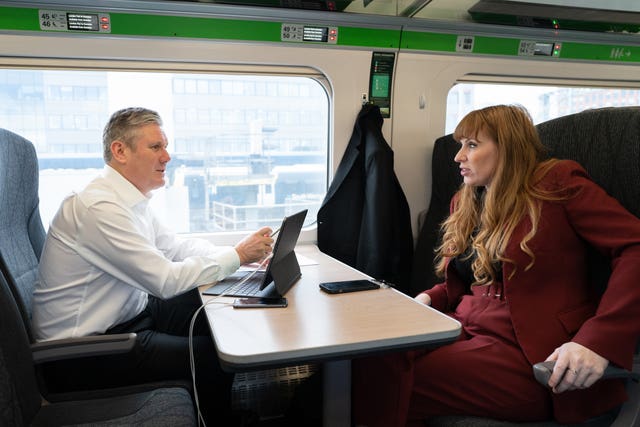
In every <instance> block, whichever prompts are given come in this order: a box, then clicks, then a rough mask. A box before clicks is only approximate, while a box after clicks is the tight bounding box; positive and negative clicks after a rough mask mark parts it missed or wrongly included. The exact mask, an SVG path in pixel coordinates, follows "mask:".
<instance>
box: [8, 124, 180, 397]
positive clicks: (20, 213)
mask: <svg viewBox="0 0 640 427" xmlns="http://www.w3.org/2000/svg"><path fill="white" fill-rule="evenodd" d="M38 181H39V173H38V158H37V155H36V151H35V148H34V146H33V144H32V143H31V142H30V141H29V140H27V139H25V138H23V137H22V136H20V135H17V134H15V133H13V132H10V131H8V130H6V129H0V217H2V221H0V271H2V273H3V275H4V277H5V279H6V281H7V283H8V286H9V289H10V290H11V292H12V294H13V297H14V299H15V301H16V304H17V307H18V310H19V313H20V316H21V318H22V321H23V325H24V328H25V331H26V333H27V337H28V339H29V341H30V342H31V344H32V346H36V347H39V348H40V349H42V348H43V347H48V348H50V349H51V351H52V352H55V353H56V354H58V355H60V354H61V353H63V354H64V355H65V358H74V357H76V356H77V357H84V356H88V355H94V356H98V355H100V356H102V355H109V354H116V353H124V352H127V351H130V350H131V349H132V348H133V345H134V344H135V338H136V335H135V334H114V335H108V336H90V337H82V338H73V339H67V340H56V341H50V342H47V343H35V340H34V338H33V333H32V332H31V301H32V294H33V289H34V287H35V281H36V277H37V274H38V262H39V259H40V254H41V252H42V247H43V245H44V240H45V236H46V233H45V231H44V227H43V225H42V221H41V219H40V213H39V196H38ZM62 341H64V342H62ZM54 348H55V350H53V349H54ZM39 354H44V353H39ZM56 369H57V366H56V365H55V363H52V364H50V363H45V362H43V363H42V364H40V365H39V374H40V375H39V379H40V381H41V391H42V392H43V394H45V395H46V396H47V398H49V399H50V400H55V399H57V396H58V395H61V394H60V393H64V392H68V391H69V390H70V389H71V386H68V385H67V384H60V383H59V382H58V381H55V382H54V381H53V380H51V379H50V376H49V375H48V372H54V371H56ZM62 376H63V377H64V375H62ZM56 377H59V376H58V375H56ZM162 384H163V385H179V386H183V387H187V388H189V387H190V385H189V384H188V383H183V382H181V381H172V382H163V383H162ZM122 385H126V381H124V382H123V384H122ZM74 387H75V386H74Z"/></svg>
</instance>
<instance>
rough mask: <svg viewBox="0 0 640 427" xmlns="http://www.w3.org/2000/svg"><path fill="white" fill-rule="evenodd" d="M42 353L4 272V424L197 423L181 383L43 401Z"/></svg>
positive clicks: (0, 290) (0, 402)
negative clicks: (39, 368) (33, 341)
mask: <svg viewBox="0 0 640 427" xmlns="http://www.w3.org/2000/svg"><path fill="white" fill-rule="evenodd" d="M37 352H38V350H37V349H36V350H35V351H34V350H33V347H30V345H29V338H28V336H27V331H26V329H25V327H24V323H23V321H22V315H21V314H20V312H19V310H18V306H17V304H16V301H15V299H14V297H13V293H12V292H11V291H10V289H9V285H8V283H7V281H6V280H5V277H4V275H2V274H0V406H1V407H2V408H3V409H2V410H1V411H0V425H3V426H18V425H29V426H57V425H80V424H81V425H92V426H96V427H99V426H107V425H110V426H113V425H119V426H131V427H133V426H143V425H146V426H166V427H173V426H184V427H187V426H188V427H191V426H195V425H196V418H195V412H194V406H193V401H192V400H191V396H190V394H189V392H188V391H187V390H186V389H185V388H180V387H173V388H158V387H154V386H149V387H146V388H143V387H132V388H120V389H117V390H116V389H112V390H92V391H90V392H84V391H83V392H81V393H76V394H69V395H67V396H66V399H64V400H59V401H57V402H55V403H54V402H46V404H43V397H42V394H41V393H40V389H39V386H38V381H37V379H36V371H35V368H34V362H33V360H34V359H37V358H38V356H37ZM89 396H90V397H89Z"/></svg>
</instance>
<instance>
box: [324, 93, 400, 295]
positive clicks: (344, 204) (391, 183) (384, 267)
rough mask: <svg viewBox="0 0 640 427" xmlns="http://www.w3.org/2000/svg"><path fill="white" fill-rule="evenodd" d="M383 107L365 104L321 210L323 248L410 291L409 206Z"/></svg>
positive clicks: (348, 262)
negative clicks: (395, 166)
mask: <svg viewBox="0 0 640 427" xmlns="http://www.w3.org/2000/svg"><path fill="white" fill-rule="evenodd" d="M382 124H383V118H382V115H381V114H380V108H379V107H377V106H375V105H370V104H368V105H365V106H364V107H363V108H362V110H361V111H360V113H359V114H358V118H357V119H356V123H355V126H354V128H353V134H352V135H351V139H350V140H349V145H348V146H347V149H346V151H345V153H344V155H343V157H342V160H341V162H340V165H339V166H338V170H337V171H336V175H335V177H334V179H333V182H332V183H331V185H330V187H329V191H328V192H327V195H326V196H325V198H324V201H323V202H322V206H321V207H320V210H319V211H318V246H319V248H320V250H321V251H322V252H324V253H326V254H328V255H331V256H332V257H334V258H336V259H339V260H340V261H342V262H344V263H345V264H348V265H350V266H352V267H354V268H356V269H358V270H360V271H362V272H363V273H366V274H368V275H370V276H372V277H374V278H376V279H379V280H385V281H388V282H391V283H393V284H395V285H396V287H397V288H398V289H399V290H400V291H403V292H406V291H407V290H408V286H409V277H410V271H411V265H412V256H413V235H412V232H411V217H410V214H409V204H408V203H407V199H406V197H405V195H404V193H403V191H402V188H401V187H400V183H399V182H398V178H397V177H396V175H395V172H394V170H393V151H392V150H391V148H390V147H389V145H388V144H387V142H386V141H385V139H384V136H383V135H382Z"/></svg>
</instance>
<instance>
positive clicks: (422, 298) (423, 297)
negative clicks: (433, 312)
mask: <svg viewBox="0 0 640 427" xmlns="http://www.w3.org/2000/svg"><path fill="white" fill-rule="evenodd" d="M414 299H415V300H416V301H418V302H421V303H422V304H424V305H431V297H430V296H429V294H424V293H422V294H418V295H417V296H416V297H415V298H414Z"/></svg>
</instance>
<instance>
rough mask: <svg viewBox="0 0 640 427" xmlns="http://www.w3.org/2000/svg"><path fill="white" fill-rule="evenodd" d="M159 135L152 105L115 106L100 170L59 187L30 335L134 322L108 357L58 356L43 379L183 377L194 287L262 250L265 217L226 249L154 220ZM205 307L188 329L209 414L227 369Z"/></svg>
mask: <svg viewBox="0 0 640 427" xmlns="http://www.w3.org/2000/svg"><path fill="white" fill-rule="evenodd" d="M167 145H168V143H167V138H166V136H165V134H164V132H163V130H162V119H161V118H160V116H159V115H158V114H157V113H156V112H154V111H151V110H148V109H144V108H126V109H123V110H120V111H117V112H115V113H114V114H113V115H112V116H111V118H110V120H109V122H108V123H107V125H106V126H105V129H104V133H103V149H104V152H103V156H104V160H105V163H106V165H105V167H104V170H103V172H102V174H101V175H100V176H98V177H97V178H95V179H94V180H93V181H92V182H91V183H89V185H88V186H87V187H86V188H85V189H84V190H83V191H81V192H79V193H74V194H71V195H70V196H68V197H67V198H66V199H65V200H64V201H63V202H62V205H61V207H60V209H59V210H58V212H57V214H56V216H55V217H54V219H53V221H52V222H51V225H50V228H49V232H48V234H47V239H46V242H45V245H44V249H43V253H42V257H41V261H40V268H39V279H38V283H37V284H36V288H35V291H34V296H33V329H34V334H35V337H36V339H37V340H38V341H46V340H52V339H61V338H70V337H79V336H87V335H94V334H111V333H125V332H136V333H137V339H136V346H135V348H134V350H133V351H132V352H130V353H128V354H125V355H118V356H116V357H114V356H111V357H109V358H108V360H109V362H108V363H105V359H104V358H102V359H100V358H88V359H87V360H82V361H73V365H69V368H71V366H72V367H73V369H71V370H69V369H60V368H61V367H60V365H58V366H57V369H55V372H60V373H61V374H60V377H59V378H57V379H53V380H52V381H55V382H58V381H60V382H64V383H65V384H67V385H68V386H71V387H76V388H77V387H86V386H89V384H90V383H93V385H95V382H97V383H98V384H99V385H101V386H117V385H121V384H122V382H123V381H124V382H125V383H139V382H148V381H157V380H166V379H190V378H191V371H190V364H189V338H188V333H189V325H190V322H191V318H192V316H193V314H194V313H195V311H196V310H197V309H198V307H200V305H201V301H200V297H199V295H198V291H197V286H198V285H202V284H205V283H210V282H213V281H216V280H220V279H222V278H224V277H225V276H227V275H229V274H231V273H232V272H234V271H235V270H236V269H237V268H238V267H239V266H240V265H241V264H245V263H251V262H255V261H260V260H262V259H263V258H264V257H265V256H266V255H267V254H268V253H269V252H270V251H271V245H272V243H273V239H272V238H271V237H270V235H271V229H270V228H269V227H263V228H261V229H260V230H258V231H257V232H255V233H253V234H251V235H249V236H247V237H245V238H244V239H243V240H242V241H240V242H239V243H238V244H236V245H235V247H233V248H230V247H228V248H218V247H216V246H214V245H212V244H211V243H209V242H207V241H205V240H201V239H185V238H181V237H179V236H177V235H176V234H174V233H172V232H171V231H169V230H168V229H167V228H165V227H164V226H163V225H162V224H161V223H160V222H159V221H158V219H157V218H156V217H155V216H154V214H153V213H152V211H151V209H150V208H149V204H148V203H149V199H150V197H151V191H152V190H154V189H157V188H160V187H162V186H164V184H165V172H166V167H167V163H168V162H169V161H170V160H171V157H170V156H169V153H168V152H167ZM202 317H204V316H200V318H199V319H198V320H199V321H200V322H199V323H196V327H195V332H194V335H195V336H194V337H193V346H194V356H195V358H196V370H197V374H198V375H197V378H198V380H199V381H198V383H197V385H198V392H199V395H200V407H201V408H202V409H203V411H204V410H207V409H209V410H210V411H209V412H211V413H213V412H214V411H215V414H216V417H218V415H221V414H222V413H224V412H225V411H228V410H229V408H230V399H229V396H230V386H231V382H232V377H231V376H230V375H228V374H225V373H223V372H222V371H221V370H220V367H219V364H218V361H217V359H216V354H215V348H214V345H213V340H212V337H211V336H210V332H209V330H208V325H207V322H206V321H205V320H204V319H203V318H202ZM63 363H64V362H63ZM67 363H69V362H67ZM78 367H81V369H77V368H78ZM74 372H76V374H75V375H74ZM76 376H77V378H76ZM214 402H217V403H218V404H217V405H214ZM220 411H222V412H220Z"/></svg>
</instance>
